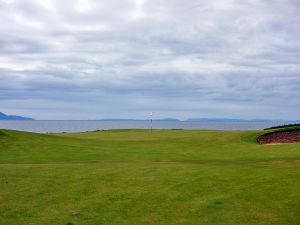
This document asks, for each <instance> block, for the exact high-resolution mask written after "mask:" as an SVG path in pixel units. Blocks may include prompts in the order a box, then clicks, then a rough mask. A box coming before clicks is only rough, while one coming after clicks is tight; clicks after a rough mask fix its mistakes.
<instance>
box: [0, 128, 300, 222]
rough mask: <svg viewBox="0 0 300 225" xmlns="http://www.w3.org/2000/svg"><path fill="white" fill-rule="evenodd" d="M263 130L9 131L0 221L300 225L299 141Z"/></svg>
mask: <svg viewBox="0 0 300 225" xmlns="http://www.w3.org/2000/svg"><path fill="white" fill-rule="evenodd" d="M264 132H266V131H184V130H176V131H175V130H154V131H153V132H152V133H151V132H150V131H148V130H115V131H99V132H86V133H67V134H55V135H54V134H52V135H49V134H48V135H46V134H33V133H26V132H18V131H9V130H0V186H1V188H0V224H1V225H20V224H22V225H31V224H43V225H48V224H49V225H50V224H51V225H53V224H55V225H56V224H61V225H72V224H73V225H77V224H78V225H79V224H80V225H98V224H99V225H101V224H105V225H106V224H124V225H125V224H128V225H129V224H130V225H132V224H133V225H134V224H137V225H140V224H162V225H168V224H170V225H173V224H175V225H176V224H187V225H192V224H203V225H210V224H211V225H250V224H251V225H271V224H272V225H297V224H300V222H299V221H300V143H295V144H287V145H271V146H264V145H259V144H258V143H257V142H256V138H257V137H258V136H259V135H260V134H263V133H264Z"/></svg>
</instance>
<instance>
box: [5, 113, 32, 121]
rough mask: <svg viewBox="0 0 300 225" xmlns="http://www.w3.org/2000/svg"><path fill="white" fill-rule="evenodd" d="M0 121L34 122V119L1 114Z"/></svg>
mask: <svg viewBox="0 0 300 225" xmlns="http://www.w3.org/2000/svg"><path fill="white" fill-rule="evenodd" d="M0 120H34V119H33V118H29V117H23V116H16V115H6V114H4V113H2V112H0Z"/></svg>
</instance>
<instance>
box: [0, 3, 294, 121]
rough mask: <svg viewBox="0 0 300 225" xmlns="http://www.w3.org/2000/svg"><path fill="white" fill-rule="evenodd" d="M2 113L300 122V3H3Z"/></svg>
mask: <svg viewBox="0 0 300 225" xmlns="http://www.w3.org/2000/svg"><path fill="white" fill-rule="evenodd" d="M0 15H1V19H0V111H2V112H4V113H7V114H19V115H23V116H31V117H34V118H36V119H101V118H137V119H143V118H147V117H148V115H149V112H150V111H154V112H155V117H156V118H165V117H175V118H179V119H185V118H195V117H222V118H224V117H227V118H243V119H252V118H272V119H300V2H299V1H298V0H272V1H266V0H243V1H241V0H214V1H207V0H186V1H182V0H122V1H120V0H94V1H93V0H77V1H76V0H73V1H72V0H69V1H68V0H0Z"/></svg>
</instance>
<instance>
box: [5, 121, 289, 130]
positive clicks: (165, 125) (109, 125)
mask: <svg viewBox="0 0 300 225" xmlns="http://www.w3.org/2000/svg"><path fill="white" fill-rule="evenodd" d="M282 124H284V122H282V121H281V122H276V121H272V122H177V121H176V122H173V121H172V122H165V121H164V122H162V121H154V122H153V128H154V129H185V130H203V129H211V130H260V129H264V128H267V127H271V126H275V125H282ZM149 127H150V122H148V121H121V122H119V121H48V120H47V121H46V120H36V121H0V129H12V130H21V131H30V132H37V133H60V132H81V131H94V130H110V129H132V128H135V129H149Z"/></svg>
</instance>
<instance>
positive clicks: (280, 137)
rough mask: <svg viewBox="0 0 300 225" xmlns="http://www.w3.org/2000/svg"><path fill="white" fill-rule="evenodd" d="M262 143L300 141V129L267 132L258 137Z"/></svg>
mask: <svg viewBox="0 0 300 225" xmlns="http://www.w3.org/2000/svg"><path fill="white" fill-rule="evenodd" d="M257 141H258V143H260V144H264V145H267V144H288V143H295V142H300V130H292V131H282V132H274V133H270V134H265V135H262V136H260V137H259V138H258V139H257Z"/></svg>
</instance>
